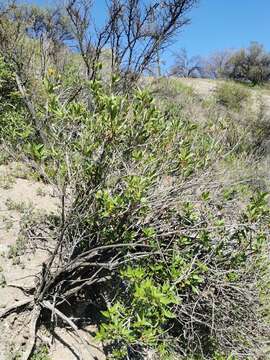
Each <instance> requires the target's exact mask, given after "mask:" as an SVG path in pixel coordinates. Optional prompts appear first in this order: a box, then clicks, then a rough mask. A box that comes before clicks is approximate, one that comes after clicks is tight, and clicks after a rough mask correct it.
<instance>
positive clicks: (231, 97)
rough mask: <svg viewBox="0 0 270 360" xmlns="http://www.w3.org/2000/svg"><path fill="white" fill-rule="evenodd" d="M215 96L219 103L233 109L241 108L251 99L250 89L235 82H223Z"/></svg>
mask: <svg viewBox="0 0 270 360" xmlns="http://www.w3.org/2000/svg"><path fill="white" fill-rule="evenodd" d="M215 97H216V101H217V103H219V104H221V105H223V106H225V107H227V109H231V110H238V111H239V110H240V109H241V108H242V107H243V106H244V105H245V104H247V101H248V100H249V99H250V93H249V91H248V89H246V88H245V87H243V86H242V85H240V84H236V83H233V82H227V81H226V82H222V83H220V84H219V85H218V86H217V89H216V92H215Z"/></svg>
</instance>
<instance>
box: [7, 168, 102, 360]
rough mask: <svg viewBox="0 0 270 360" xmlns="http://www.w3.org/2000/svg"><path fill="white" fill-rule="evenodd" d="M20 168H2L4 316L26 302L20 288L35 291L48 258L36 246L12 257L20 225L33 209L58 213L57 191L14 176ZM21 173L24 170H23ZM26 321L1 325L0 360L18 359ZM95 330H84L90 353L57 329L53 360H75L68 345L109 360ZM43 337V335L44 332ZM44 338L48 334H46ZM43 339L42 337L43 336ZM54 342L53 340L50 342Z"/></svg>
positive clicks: (25, 337) (18, 318)
mask: <svg viewBox="0 0 270 360" xmlns="http://www.w3.org/2000/svg"><path fill="white" fill-rule="evenodd" d="M16 168H17V165H15V171H14V164H13V165H12V164H11V165H9V166H0V255H1V256H0V312H1V310H3V309H4V308H5V307H7V306H10V305H12V304H13V303H16V302H18V301H21V300H23V299H24V298H25V297H26V296H25V295H24V293H23V292H22V291H21V290H20V289H19V288H17V287H16V286H19V287H21V286H22V287H32V286H34V285H35V281H36V278H35V275H36V274H37V273H39V271H40V268H41V265H42V262H43V261H44V260H46V258H47V257H48V252H47V247H48V246H49V244H47V245H46V246H44V249H42V248H39V249H37V250H35V251H33V247H34V245H35V244H32V245H33V246H31V244H30V245H27V248H26V249H25V250H24V253H23V255H21V256H11V249H16V247H17V246H18V240H17V239H18V235H19V231H20V221H21V220H22V217H23V216H25V215H27V211H29V207H31V208H32V209H34V211H39V212H40V211H41V212H46V213H50V212H53V213H55V212H56V211H57V197H55V196H54V194H53V189H52V188H51V187H50V186H46V185H44V184H41V183H37V182H34V181H32V180H27V179H22V178H18V177H16V176H14V173H15V175H16V173H17V172H18V171H17V170H16ZM20 172H21V170H20ZM26 325H27V324H26V318H24V317H21V316H18V315H12V316H10V317H8V318H7V319H5V320H4V321H0V360H11V359H14V358H15V357H14V356H15V355H16V354H20V351H21V350H22V349H23V346H24V345H25V343H26V342H27V340H28V336H29V334H28V330H27V326H26ZM93 330H94V329H93V328H91V327H90V328H86V329H84V330H80V336H81V338H84V343H89V346H88V349H87V350H86V349H85V346H82V345H81V343H80V342H78V340H76V339H75V337H74V334H72V332H71V331H70V330H69V329H61V328H56V334H57V338H56V339H55V341H54V344H53V346H51V353H50V359H51V360H74V359H77V356H76V354H74V353H72V352H71V351H70V349H69V346H67V344H72V346H73V348H75V349H77V354H79V353H81V354H82V355H83V356H84V357H83V358H84V359H89V360H91V359H95V360H103V359H105V357H104V355H103V353H102V351H101V350H100V348H98V346H97V345H95V344H94V341H93V339H92V338H91V336H90V332H92V331H93ZM41 333H42V334H43V332H42V331H41ZM43 335H44V338H45V339H46V336H48V334H46V332H45V334H43ZM43 335H42V336H43ZM49 341H50V342H51V339H49Z"/></svg>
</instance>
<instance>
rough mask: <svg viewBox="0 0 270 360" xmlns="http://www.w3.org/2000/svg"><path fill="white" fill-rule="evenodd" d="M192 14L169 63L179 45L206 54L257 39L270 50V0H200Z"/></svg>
mask: <svg viewBox="0 0 270 360" xmlns="http://www.w3.org/2000/svg"><path fill="white" fill-rule="evenodd" d="M56 1H57V0H56ZM29 2H30V1H29ZM31 2H33V3H38V4H43V5H48V4H52V3H53V1H45V0H33V1H31ZM190 17H191V20H192V22H191V24H190V25H189V26H188V27H186V28H185V29H183V31H182V32H181V34H179V35H178V36H177V38H176V41H175V43H174V44H173V46H172V47H171V48H170V50H167V52H166V53H165V54H164V55H163V59H164V60H165V61H166V67H167V66H169V65H171V63H172V56H171V54H172V52H174V51H177V49H180V48H185V49H186V50H187V52H188V54H189V56H193V55H202V56H207V55H208V54H211V53H213V52H214V51H217V50H222V49H235V48H240V47H246V46H248V44H249V43H250V41H258V42H260V43H262V44H263V45H264V46H265V48H266V49H267V50H268V51H270V0H201V1H200V3H199V5H198V7H197V8H195V9H193V10H192V11H191V13H190ZM95 18H96V19H97V20H98V21H102V19H103V18H104V0H95Z"/></svg>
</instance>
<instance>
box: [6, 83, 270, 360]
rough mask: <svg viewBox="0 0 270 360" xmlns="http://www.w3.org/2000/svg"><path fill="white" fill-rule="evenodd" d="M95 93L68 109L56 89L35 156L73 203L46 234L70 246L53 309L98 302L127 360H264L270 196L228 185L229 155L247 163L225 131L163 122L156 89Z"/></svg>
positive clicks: (49, 286)
mask: <svg viewBox="0 0 270 360" xmlns="http://www.w3.org/2000/svg"><path fill="white" fill-rule="evenodd" d="M115 81H117V80H115ZM87 86H88V89H89V92H90V94H91V106H89V104H88V103H87V102H86V101H81V102H78V101H71V102H65V101H63V100H62V98H61V92H60V90H61V79H58V80H57V81H55V79H52V78H51V77H48V78H47V79H46V81H45V84H44V92H45V93H46V96H47V99H46V104H45V105H44V106H43V107H42V106H41V107H40V113H41V117H42V118H44V117H45V115H46V116H47V118H49V119H50V122H49V123H46V122H45V123H44V124H43V125H44V126H43V130H44V134H45V135H46V139H47V142H46V143H39V142H37V141H29V139H26V140H25V141H24V146H22V150H23V151H24V153H23V155H24V156H27V157H28V159H29V160H31V161H32V162H33V163H35V164H37V166H40V167H41V168H42V170H43V173H42V174H43V176H46V177H47V178H48V179H49V180H50V181H51V182H52V183H54V184H55V185H57V186H58V187H59V189H61V194H64V201H63V202H62V204H63V206H62V212H61V214H59V216H58V217H57V219H55V218H54V219H53V221H51V222H50V221H49V219H47V220H46V222H45V224H46V225H47V226H48V227H49V229H50V231H48V233H49V235H48V237H51V238H52V243H53V244H58V245H60V246H59V247H56V251H55V252H54V254H57V256H55V258H54V261H52V262H51V263H50V265H49V266H51V267H50V268H49V269H47V270H48V271H46V274H45V276H44V279H43V282H42V289H41V291H40V292H39V294H42V302H43V304H44V301H49V302H51V303H52V302H54V304H56V305H55V306H56V307H58V306H59V305H60V304H62V303H63V301H64V300H63V299H65V301H67V302H69V301H70V302H71V304H72V305H74V306H76V302H77V301H81V299H86V300H87V301H89V302H94V303H97V305H98V306H99V307H100V308H102V309H103V311H102V312H101V315H102V317H103V320H102V322H101V323H100V324H99V325H100V326H99V331H98V332H97V338H98V339H99V340H102V341H103V342H104V345H105V348H106V349H107V352H108V356H110V357H112V358H115V359H127V358H129V359H136V360H137V359H138V360H140V359H144V358H145V357H146V356H148V355H149V356H150V354H155V355H156V356H158V357H159V358H161V359H169V358H170V356H171V357H172V358H173V356H174V355H175V357H176V356H178V358H180V359H181V358H182V359H184V358H186V357H190V358H192V357H193V358H195V359H196V358H198V359H200V358H202V359H215V357H216V358H217V359H222V357H223V358H226V357H227V358H229V356H230V354H235V356H238V355H240V356H241V357H242V358H243V357H244V356H246V357H248V356H251V357H252V356H253V358H254V356H255V354H256V351H257V349H260V348H261V347H262V346H263V342H262V339H263V338H264V336H267V335H268V332H267V331H268V327H267V325H266V322H265V318H264V317H263V314H262V313H261V293H262V292H264V293H267V291H268V289H267V282H266V281H265V277H266V274H267V271H268V259H267V257H265V253H266V249H267V239H268V237H269V221H270V214H269V208H268V202H267V194H265V193H261V192H260V191H257V190H256V191H255V189H254V188H253V187H252V186H249V192H248V194H249V195H250V196H249V198H248V196H247V197H246V198H244V199H243V198H241V197H240V196H239V197H237V196H236V195H235V194H236V193H237V192H236V189H235V187H234V188H230V186H229V185H228V184H225V185H226V186H225V185H224V184H223V183H222V181H219V180H218V178H215V174H216V173H215V171H216V170H215V169H216V167H217V164H218V161H224V156H225V155H226V156H227V154H228V151H229V152H231V157H230V161H231V162H233V161H234V159H235V158H237V152H235V151H234V147H233V146H231V145H230V144H229V143H228V141H227V140H226V137H225V136H224V133H223V132H221V131H220V130H221V127H220V124H215V123H214V122H212V123H211V125H210V122H209V123H207V124H201V123H198V122H195V121H194V122H193V121H192V120H190V119H188V118H187V117H185V116H181V113H180V114H179V112H178V113H177V112H174V110H175V109H171V110H170V109H167V111H164V110H163V109H162V108H158V107H157V105H156V103H155V101H154V98H153V97H152V96H151V95H150V94H149V93H148V92H147V91H145V90H141V89H138V90H136V91H134V93H133V94H130V95H129V96H127V95H121V94H117V95H116V94H112V93H111V92H110V91H109V90H108V89H107V88H105V87H104V86H103V84H102V82H101V81H92V82H89V83H87ZM179 115H180V116H179ZM225 126H230V124H225V125H224V127H225ZM226 131H227V129H225V130H224V132H225V134H226ZM213 179H214V180H213ZM67 189H68V190H67ZM11 205H12V204H11ZM44 232H45V231H44V224H43V226H41V227H39V225H38V224H36V225H35V226H31V231H27V229H25V233H27V234H30V236H33V238H35V237H40V234H43V233H44ZM59 236H60V238H59ZM59 249H60V250H59ZM58 251H61V253H60V252H58ZM59 259H60V261H59ZM55 269H56V270H55ZM46 276H47V277H46ZM63 279H67V280H65V281H63ZM258 279H260V280H259V281H258ZM44 284H45V285H44ZM39 290H40V289H38V290H37V291H39ZM40 296H41V295H40ZM104 299H105V300H104ZM73 302H74V304H73ZM45 304H46V302H45ZM219 354H222V355H219Z"/></svg>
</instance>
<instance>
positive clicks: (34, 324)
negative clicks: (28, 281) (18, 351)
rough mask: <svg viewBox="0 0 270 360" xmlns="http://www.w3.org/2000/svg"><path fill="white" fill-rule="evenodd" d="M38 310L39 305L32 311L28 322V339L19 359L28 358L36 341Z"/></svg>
mask: <svg viewBox="0 0 270 360" xmlns="http://www.w3.org/2000/svg"><path fill="white" fill-rule="evenodd" d="M40 311H41V308H40V306H36V307H35V308H34V310H33V312H32V316H31V323H30V340H29V342H28V345H27V348H26V350H25V352H24V354H23V357H22V359H21V360H28V359H29V358H30V356H31V355H32V353H33V350H34V346H35V343H36V332H37V322H38V319H39V315H40Z"/></svg>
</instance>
